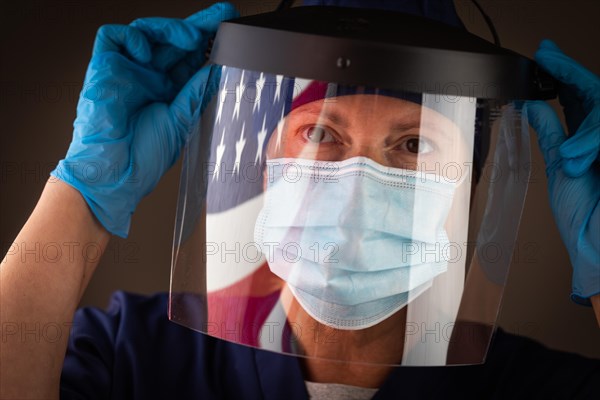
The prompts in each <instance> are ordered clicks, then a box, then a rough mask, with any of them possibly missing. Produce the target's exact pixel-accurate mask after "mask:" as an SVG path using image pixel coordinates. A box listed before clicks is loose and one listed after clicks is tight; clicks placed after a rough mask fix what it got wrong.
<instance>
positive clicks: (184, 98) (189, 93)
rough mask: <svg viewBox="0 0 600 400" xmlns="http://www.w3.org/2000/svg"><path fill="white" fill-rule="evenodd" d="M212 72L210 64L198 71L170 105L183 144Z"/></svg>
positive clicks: (198, 110) (197, 111)
mask: <svg viewBox="0 0 600 400" xmlns="http://www.w3.org/2000/svg"><path fill="white" fill-rule="evenodd" d="M210 72H211V67H210V66H206V67H204V68H202V69H201V70H200V71H198V72H196V73H195V74H194V76H192V78H191V79H190V80H189V81H188V82H187V83H186V84H185V86H184V87H183V88H182V89H181V91H180V92H179V94H178V95H177V96H176V97H175V100H173V102H172V103H171V105H170V107H169V111H170V112H171V114H172V115H173V116H174V118H175V119H176V120H177V121H178V122H179V128H180V129H178V133H179V134H180V140H181V144H182V145H183V143H184V141H185V138H186V137H187V134H188V133H189V132H190V130H191V125H192V124H193V123H194V122H195V121H194V117H195V116H196V115H198V114H199V112H200V106H201V104H202V101H203V97H204V95H205V93H206V86H207V85H206V83H207V81H208V78H209V75H210Z"/></svg>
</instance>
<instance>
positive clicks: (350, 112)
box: [169, 66, 529, 365]
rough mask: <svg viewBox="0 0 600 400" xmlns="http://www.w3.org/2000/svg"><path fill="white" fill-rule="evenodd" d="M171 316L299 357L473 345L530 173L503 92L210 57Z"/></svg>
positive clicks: (421, 360) (190, 151)
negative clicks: (299, 73) (432, 87)
mask: <svg viewBox="0 0 600 400" xmlns="http://www.w3.org/2000/svg"><path fill="white" fill-rule="evenodd" d="M210 82H212V84H213V85H214V86H213V87H214V88H216V90H215V93H214V95H213V97H212V98H211V99H210V102H209V104H208V105H207V107H206V108H205V109H204V110H203V112H202V115H201V116H200V119H199V122H198V125H197V129H196V130H195V131H194V132H193V133H192V135H191V137H190V140H189V142H188V144H187V147H186V150H185V152H184V157H185V158H184V167H183V171H182V179H181V189H180V199H179V208H178V216H177V224H176V231H175V240H174V251H173V266H172V277H171V302H170V310H169V317H170V319H171V320H173V321H175V322H178V323H180V324H183V325H185V326H188V327H190V328H192V329H194V330H197V331H200V332H203V333H205V334H208V335H211V336H214V337H217V338H220V339H223V340H227V341H232V342H235V343H239V344H244V345H248V346H253V347H257V348H261V349H266V350H271V351H275V352H280V353H285V354H293V355H297V356H301V357H305V358H308V359H324V360H335V361H344V362H357V363H367V364H383V365H449V364H474V363H481V362H483V361H484V360H485V355H486V352H487V348H488V346H489V343H490V340H491V337H492V334H493V330H494V326H495V323H496V315H497V312H498V309H499V306H500V302H501V298H502V292H503V288H504V283H505V279H506V274H507V271H508V266H509V264H510V259H511V255H512V252H513V248H514V243H515V236H516V232H517V230H518V223H519V218H520V215H521V210H522V205H523V199H524V195H525V191H526V186H527V178H528V174H529V169H528V166H529V138H528V131H527V129H526V128H523V127H522V126H521V116H520V110H519V107H518V106H517V105H515V104H513V103H505V104H503V105H501V106H500V105H498V104H492V103H491V102H489V101H488V102H483V101H478V99H476V98H472V97H466V96H462V95H461V94H460V93H456V92H452V91H449V92H448V93H446V94H428V93H418V92H402V91H395V90H387V89H384V88H369V87H363V86H349V85H341V84H336V83H334V82H320V81H314V80H307V79H301V78H296V77H285V76H281V75H272V74H267V73H261V72H255V71H248V70H242V69H236V68H231V67H220V66H213V69H212V73H211V76H210Z"/></svg>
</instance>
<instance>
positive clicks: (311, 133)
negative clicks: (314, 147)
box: [304, 125, 335, 144]
mask: <svg viewBox="0 0 600 400" xmlns="http://www.w3.org/2000/svg"><path fill="white" fill-rule="evenodd" d="M304 136H305V137H306V139H307V140H308V141H309V142H311V143H315V144H319V143H328V142H335V138H334V137H333V135H332V134H331V133H330V132H329V130H328V129H327V128H325V127H324V126H319V125H315V126H311V127H309V128H306V129H305V130H304Z"/></svg>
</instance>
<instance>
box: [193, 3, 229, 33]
mask: <svg viewBox="0 0 600 400" xmlns="http://www.w3.org/2000/svg"><path fill="white" fill-rule="evenodd" d="M239 15H240V14H239V13H238V11H237V10H236V9H235V7H234V6H233V5H232V4H231V3H226V2H223V3H216V4H213V5H212V6H210V7H208V8H207V9H204V10H201V11H199V12H197V13H195V14H192V15H190V16H189V17H187V18H186V19H185V21H186V22H189V23H191V24H192V25H194V26H195V27H196V28H198V29H200V30H202V31H205V32H209V33H213V34H214V33H216V32H217V29H218V28H219V24H220V23H221V22H222V21H225V20H228V19H232V18H236V17H239Z"/></svg>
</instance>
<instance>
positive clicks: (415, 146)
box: [401, 137, 433, 154]
mask: <svg viewBox="0 0 600 400" xmlns="http://www.w3.org/2000/svg"><path fill="white" fill-rule="evenodd" d="M401 147H403V148H404V149H403V150H406V151H408V152H409V153H413V154H427V153H430V152H432V151H433V146H432V145H431V144H430V143H429V141H428V140H425V139H423V138H419V137H413V138H409V139H408V140H406V141H404V143H403V144H402V145H401Z"/></svg>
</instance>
